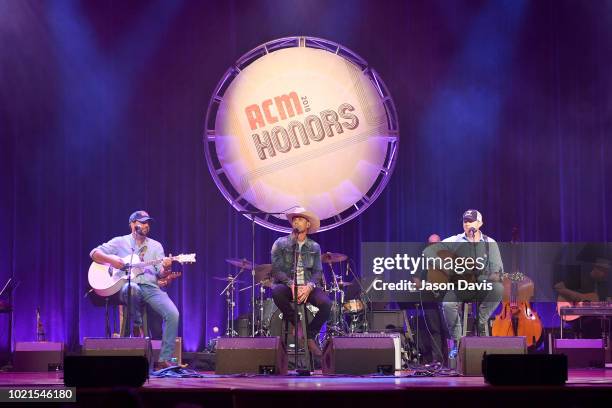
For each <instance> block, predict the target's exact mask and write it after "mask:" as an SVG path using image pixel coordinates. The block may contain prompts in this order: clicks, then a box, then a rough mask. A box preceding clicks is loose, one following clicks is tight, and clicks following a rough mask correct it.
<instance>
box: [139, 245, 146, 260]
mask: <svg viewBox="0 0 612 408" xmlns="http://www.w3.org/2000/svg"><path fill="white" fill-rule="evenodd" d="M147 249H148V248H147V246H146V245H143V246H142V247H141V248H140V249H139V250H138V257H139V258H140V262H144V257H145V254H146V253H147Z"/></svg>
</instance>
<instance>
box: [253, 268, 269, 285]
mask: <svg viewBox="0 0 612 408" xmlns="http://www.w3.org/2000/svg"><path fill="white" fill-rule="evenodd" d="M270 272H272V264H261V265H257V266H256V267H255V282H261V281H264V280H269V279H270Z"/></svg>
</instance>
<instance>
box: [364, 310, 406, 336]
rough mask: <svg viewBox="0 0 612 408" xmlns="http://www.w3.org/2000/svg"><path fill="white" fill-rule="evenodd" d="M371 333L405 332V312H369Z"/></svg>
mask: <svg viewBox="0 0 612 408" xmlns="http://www.w3.org/2000/svg"><path fill="white" fill-rule="evenodd" d="M368 330H369V331H370V332H404V311H403V310H372V311H369V312H368Z"/></svg>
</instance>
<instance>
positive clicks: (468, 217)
mask: <svg viewBox="0 0 612 408" xmlns="http://www.w3.org/2000/svg"><path fill="white" fill-rule="evenodd" d="M463 221H468V222H474V221H480V222H482V214H481V213H480V211H478V210H467V211H466V212H464V213H463Z"/></svg>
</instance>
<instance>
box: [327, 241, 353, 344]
mask: <svg viewBox="0 0 612 408" xmlns="http://www.w3.org/2000/svg"><path fill="white" fill-rule="evenodd" d="M347 259H348V256H346V255H344V254H338V253H332V252H326V253H324V254H323V255H321V261H322V262H325V263H327V265H329V269H330V270H331V276H332V282H331V284H332V286H331V288H330V289H329V293H331V294H333V303H332V309H331V313H330V318H329V320H328V321H327V332H326V337H327V338H329V337H333V336H343V335H346V332H347V327H346V321H345V320H344V316H343V314H342V307H341V305H343V304H344V287H346V286H348V285H347V284H345V282H343V281H342V274H340V275H336V272H335V271H334V266H333V264H334V263H339V262H342V261H345V260H347Z"/></svg>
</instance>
